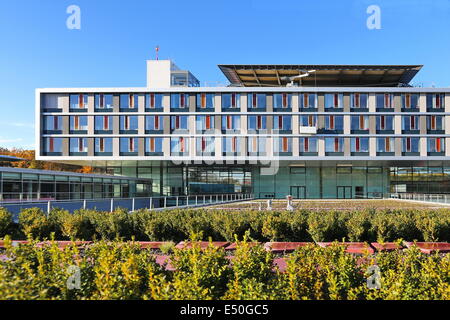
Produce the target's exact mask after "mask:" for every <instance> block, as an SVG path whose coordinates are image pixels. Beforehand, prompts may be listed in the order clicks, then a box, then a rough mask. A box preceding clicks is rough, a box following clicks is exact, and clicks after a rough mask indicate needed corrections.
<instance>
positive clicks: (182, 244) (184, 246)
mask: <svg viewBox="0 0 450 320" xmlns="http://www.w3.org/2000/svg"><path fill="white" fill-rule="evenodd" d="M210 244H212V245H213V246H214V247H217V248H225V247H227V246H228V245H229V244H230V243H229V242H208V241H200V242H199V243H196V245H200V248H201V249H206V248H208V247H209V245H210ZM175 248H177V249H190V248H192V242H185V241H182V242H180V243H179V244H177V245H176V246H175Z"/></svg>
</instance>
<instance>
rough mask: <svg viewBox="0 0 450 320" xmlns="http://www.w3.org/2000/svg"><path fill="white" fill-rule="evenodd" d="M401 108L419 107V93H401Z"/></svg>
mask: <svg viewBox="0 0 450 320" xmlns="http://www.w3.org/2000/svg"><path fill="white" fill-rule="evenodd" d="M402 108H403V109H416V108H419V95H418V94H411V93H405V94H402Z"/></svg>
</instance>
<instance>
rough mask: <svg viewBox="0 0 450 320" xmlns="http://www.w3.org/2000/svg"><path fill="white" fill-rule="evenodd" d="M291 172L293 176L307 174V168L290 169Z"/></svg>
mask: <svg viewBox="0 0 450 320" xmlns="http://www.w3.org/2000/svg"><path fill="white" fill-rule="evenodd" d="M289 172H290V173H291V174H306V168H305V167H297V168H290V169H289Z"/></svg>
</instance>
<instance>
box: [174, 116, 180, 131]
mask: <svg viewBox="0 0 450 320" xmlns="http://www.w3.org/2000/svg"><path fill="white" fill-rule="evenodd" d="M175 129H180V117H179V116H176V117H175Z"/></svg>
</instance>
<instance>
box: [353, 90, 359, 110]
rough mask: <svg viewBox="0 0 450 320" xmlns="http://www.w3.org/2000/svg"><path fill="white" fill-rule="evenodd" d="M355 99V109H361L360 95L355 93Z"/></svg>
mask: <svg viewBox="0 0 450 320" xmlns="http://www.w3.org/2000/svg"><path fill="white" fill-rule="evenodd" d="M354 99H355V101H354V104H355V107H356V108H359V93H355V96H354Z"/></svg>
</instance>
